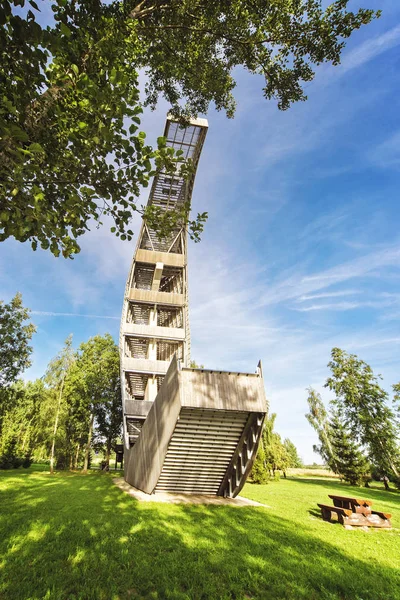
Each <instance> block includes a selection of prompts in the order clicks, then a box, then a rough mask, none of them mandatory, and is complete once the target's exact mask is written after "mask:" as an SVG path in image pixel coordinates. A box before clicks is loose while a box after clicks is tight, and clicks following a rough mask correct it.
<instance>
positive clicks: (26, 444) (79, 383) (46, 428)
mask: <svg viewBox="0 0 400 600" xmlns="http://www.w3.org/2000/svg"><path fill="white" fill-rule="evenodd" d="M0 391H1V392H2V395H1V400H2V404H1V405H0V409H1V411H0V468H12V467H18V466H20V465H21V464H25V466H28V462H29V461H30V459H31V457H32V458H33V459H35V460H46V461H47V460H48V461H49V462H50V470H53V468H58V469H65V468H77V467H78V466H82V464H83V461H84V458H85V456H86V458H87V459H88V456H89V454H90V451H91V449H92V448H96V449H102V450H104V455H105V458H106V461H107V462H108V461H109V457H110V452H111V450H112V449H113V448H114V445H115V443H116V441H117V440H118V439H119V438H120V435H121V427H122V404H121V391H120V379H119V357H118V349H117V347H116V345H115V343H114V341H113V339H112V338H111V336H110V335H109V334H106V335H105V336H95V337H94V338H91V339H90V340H89V341H88V342H85V343H83V344H81V346H80V348H79V350H78V352H76V351H75V350H74V349H73V347H72V336H69V337H68V338H67V340H66V342H65V344H64V347H63V348H62V349H61V351H60V352H59V353H58V354H57V356H55V357H54V358H53V359H52V360H51V361H50V363H49V365H48V367H47V369H46V373H45V375H44V376H43V377H42V378H41V379H40V380H36V381H34V382H27V383H24V382H23V381H21V380H19V381H17V382H15V383H14V384H12V385H10V386H8V387H7V388H3V389H2V390H0ZM3 400H4V402H3ZM92 433H93V435H92Z"/></svg>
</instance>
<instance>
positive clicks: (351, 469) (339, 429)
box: [330, 412, 371, 485]
mask: <svg viewBox="0 0 400 600" xmlns="http://www.w3.org/2000/svg"><path fill="white" fill-rule="evenodd" d="M330 431H331V442H332V450H333V455H334V459H335V460H334V462H333V466H334V468H335V472H336V473H337V474H338V475H340V476H341V477H342V478H343V479H344V480H345V481H348V482H349V483H350V484H351V485H361V484H362V483H365V482H366V481H367V480H368V479H370V471H371V469H370V465H369V463H368V461H367V459H366V457H365V453H363V452H362V450H361V449H360V446H359V444H357V443H356V442H355V441H354V439H353V436H352V435H351V432H350V431H349V430H348V428H347V427H346V426H345V424H344V423H343V420H342V419H341V418H340V415H339V413H337V412H334V413H333V415H332V420H331V422H330Z"/></svg>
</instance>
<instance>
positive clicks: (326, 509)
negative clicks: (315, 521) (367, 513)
mask: <svg viewBox="0 0 400 600" xmlns="http://www.w3.org/2000/svg"><path fill="white" fill-rule="evenodd" d="M318 506H319V507H320V509H321V514H322V518H323V520H324V521H332V513H336V514H337V517H338V521H339V523H341V524H342V525H343V524H344V520H345V518H346V517H349V516H350V515H351V514H352V511H351V510H350V509H348V508H341V507H340V506H329V505H328V504H318Z"/></svg>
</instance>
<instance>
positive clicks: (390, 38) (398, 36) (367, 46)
mask: <svg viewBox="0 0 400 600" xmlns="http://www.w3.org/2000/svg"><path fill="white" fill-rule="evenodd" d="M399 44H400V25H396V26H395V27H393V28H392V29H389V31H385V33H382V34H381V35H378V36H376V37H374V38H372V39H369V40H367V41H366V42H364V43H362V44H360V45H359V46H356V48H354V49H353V50H351V51H350V52H347V53H346V54H345V55H344V58H343V60H342V62H341V66H340V68H339V70H338V73H339V74H340V75H344V74H345V73H347V72H348V71H351V70H352V69H356V68H358V67H361V66H362V65H364V64H366V63H367V62H369V61H371V60H373V59H374V58H376V57H377V56H379V55H380V54H382V53H383V52H386V51H387V50H389V49H390V48H394V47H395V46H398V45H399Z"/></svg>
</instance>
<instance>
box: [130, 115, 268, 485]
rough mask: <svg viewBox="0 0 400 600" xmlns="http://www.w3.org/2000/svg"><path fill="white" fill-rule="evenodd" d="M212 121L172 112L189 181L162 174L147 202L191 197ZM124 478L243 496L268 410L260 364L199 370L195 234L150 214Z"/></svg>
mask: <svg viewBox="0 0 400 600" xmlns="http://www.w3.org/2000/svg"><path fill="white" fill-rule="evenodd" d="M207 128H208V124H207V121H206V120H205V119H197V120H193V121H191V122H190V124H189V125H187V126H186V127H181V126H180V125H179V124H178V123H177V122H175V121H173V120H172V119H171V118H168V119H167V123H166V127H165V132H164V136H165V138H166V140H167V146H170V147H172V148H174V149H175V150H181V151H182V152H183V156H184V158H185V159H190V161H191V163H192V165H193V169H192V170H191V176H190V177H189V179H184V178H183V177H180V176H178V175H175V176H173V177H172V176H171V175H170V174H167V173H164V172H162V171H161V172H160V173H158V174H157V175H156V177H155V178H154V182H153V185H152V188H151V192H150V197H149V201H148V202H149V204H154V205H155V206H157V207H158V208H161V209H163V210H168V209H170V208H175V207H179V205H180V204H183V203H186V202H188V201H190V199H191V194H192V190H193V185H194V177H195V173H196V169H197V165H198V161H199V158H200V153H201V149H202V146H203V143H204V139H205V136H206V133H207ZM120 354H121V382H122V404H123V420H124V454H125V479H126V481H127V482H128V483H130V484H131V485H133V486H134V487H137V488H138V489H141V490H143V491H145V492H147V493H153V492H155V493H157V492H161V491H171V492H183V493H201V494H217V495H222V496H235V495H236V494H237V493H238V492H239V491H240V489H241V487H242V486H243V484H244V482H245V480H246V477H247V475H248V474H249V472H250V469H251V466H252V464H253V461H254V458H255V454H256V451H257V447H258V443H259V439H260V436H261V431H262V425H263V421H264V417H265V413H266V398H265V392H264V385H263V378H262V371H261V365H259V367H258V369H257V372H256V373H255V374H247V373H231V372H221V371H212V370H205V369H192V368H190V367H189V365H190V331H189V319H188V287H187V234H186V231H185V230H184V228H183V227H177V228H176V229H175V230H174V231H172V232H171V233H170V235H169V236H167V238H162V239H160V238H159V237H157V234H156V232H155V231H153V230H151V229H150V228H149V227H148V225H147V224H146V223H145V222H143V224H142V228H141V231H140V234H139V238H138V244H137V247H136V252H135V254H134V257H133V261H132V267H131V270H130V273H129V277H128V281H127V285H126V290H125V297H124V305H123V311H122V319H121V329H120Z"/></svg>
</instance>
